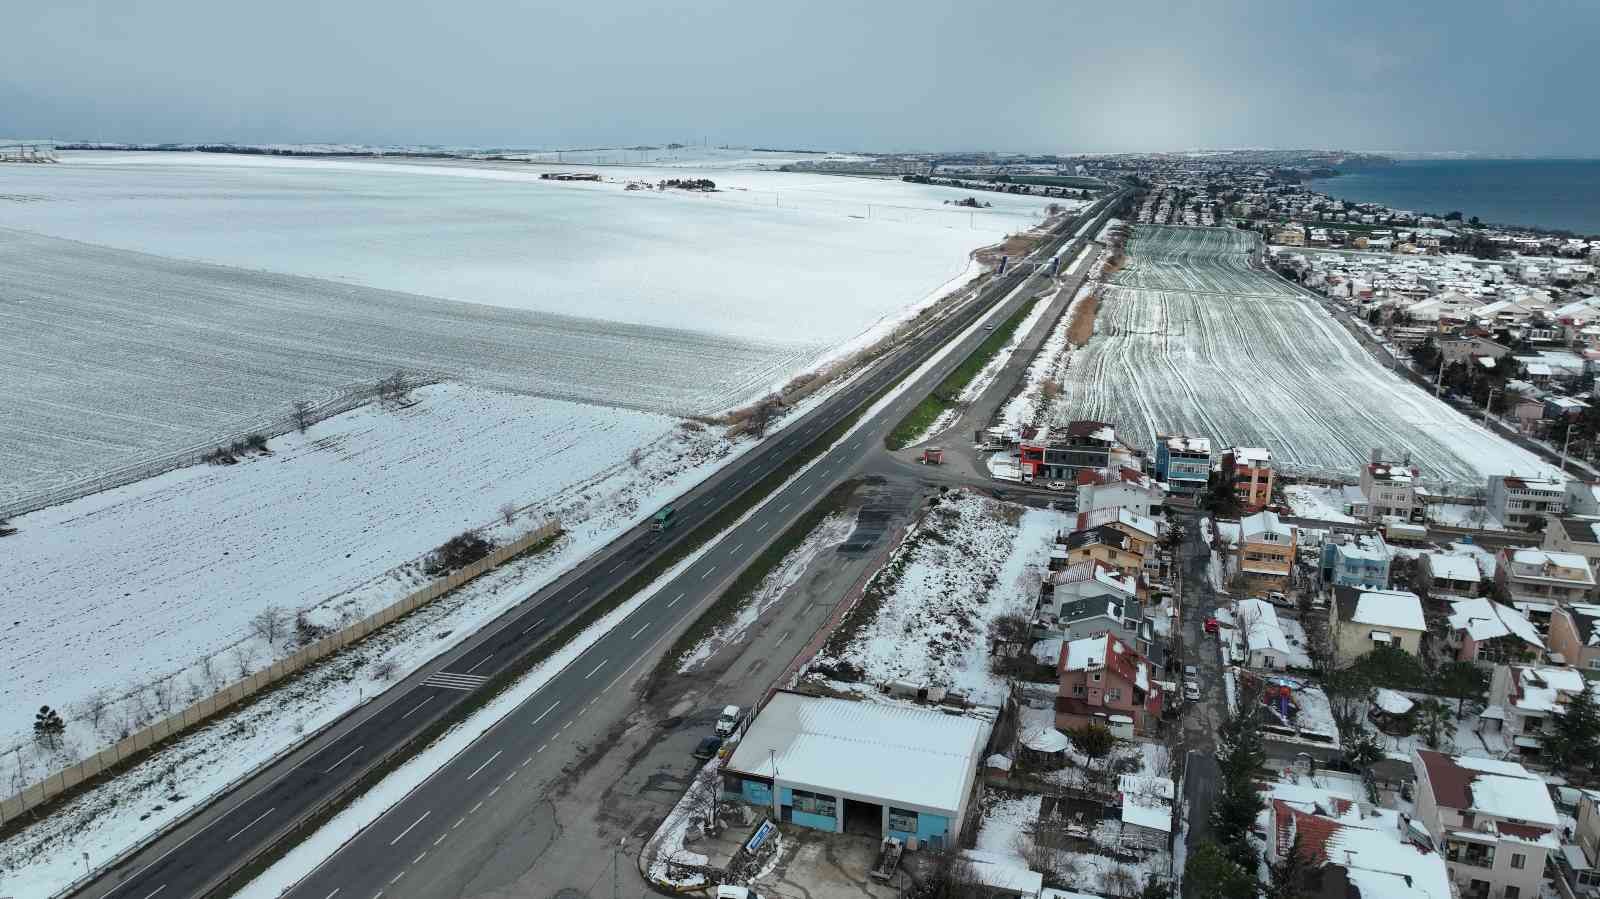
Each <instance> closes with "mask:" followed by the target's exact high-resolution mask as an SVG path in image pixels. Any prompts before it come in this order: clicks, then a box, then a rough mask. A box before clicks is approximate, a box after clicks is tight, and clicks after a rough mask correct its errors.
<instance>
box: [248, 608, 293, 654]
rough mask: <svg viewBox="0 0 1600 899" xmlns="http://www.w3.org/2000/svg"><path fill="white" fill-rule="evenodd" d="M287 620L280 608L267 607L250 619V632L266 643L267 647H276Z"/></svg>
mask: <svg viewBox="0 0 1600 899" xmlns="http://www.w3.org/2000/svg"><path fill="white" fill-rule="evenodd" d="M288 618H289V615H288V613H287V612H285V611H284V610H283V607H282V606H268V607H266V608H265V609H262V610H261V611H259V612H257V613H256V614H255V615H254V616H253V617H252V618H251V619H250V632H251V633H253V634H255V635H256V636H257V637H260V638H261V639H263V640H265V641H267V645H268V646H276V645H278V640H279V638H281V637H282V636H283V632H284V628H285V627H286V623H287V621H288Z"/></svg>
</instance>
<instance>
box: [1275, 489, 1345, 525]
mask: <svg viewBox="0 0 1600 899" xmlns="http://www.w3.org/2000/svg"><path fill="white" fill-rule="evenodd" d="M1283 495H1284V498H1285V499H1287V500H1288V501H1289V508H1291V509H1293V510H1294V514H1296V515H1298V516H1300V517H1301V518H1314V519H1316V520H1318V521H1332V522H1336V523H1339V524H1354V523H1355V522H1356V519H1355V518H1354V517H1352V516H1351V515H1349V514H1347V513H1346V512H1345V511H1344V509H1345V502H1344V493H1343V492H1342V491H1340V489H1339V488H1338V487H1323V486H1320V485H1317V484H1290V485H1288V486H1286V487H1284V488H1283Z"/></svg>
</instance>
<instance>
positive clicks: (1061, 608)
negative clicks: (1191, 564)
mask: <svg viewBox="0 0 1600 899" xmlns="http://www.w3.org/2000/svg"><path fill="white" fill-rule="evenodd" d="M1050 631H1051V632H1052V633H1058V634H1060V635H1061V639H1063V640H1065V641H1067V642H1069V643H1070V642H1072V641H1073V640H1082V639H1083V638H1085V637H1100V636H1104V635H1106V634H1113V635H1115V636H1117V637H1118V638H1120V639H1122V640H1123V641H1124V642H1126V643H1127V644H1128V645H1130V646H1133V647H1134V648H1136V649H1138V650H1139V651H1140V652H1142V653H1147V652H1149V645H1150V640H1151V634H1150V625H1149V624H1148V623H1146V622H1145V620H1144V613H1143V610H1142V607H1141V606H1140V605H1139V601H1138V600H1137V599H1134V598H1133V597H1131V596H1117V595H1113V594H1102V595H1099V596H1089V597H1085V598H1082V599H1073V600H1069V601H1067V602H1063V603H1060V604H1058V605H1057V606H1056V617H1055V622H1054V626H1053V627H1051V628H1050ZM1054 663H1055V660H1054V659H1052V660H1051V664H1054Z"/></svg>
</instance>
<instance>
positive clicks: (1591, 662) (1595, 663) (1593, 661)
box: [1589, 656, 1600, 671]
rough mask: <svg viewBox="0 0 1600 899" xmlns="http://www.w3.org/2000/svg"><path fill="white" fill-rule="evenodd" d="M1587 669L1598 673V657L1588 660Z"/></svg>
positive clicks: (1599, 664)
mask: <svg viewBox="0 0 1600 899" xmlns="http://www.w3.org/2000/svg"><path fill="white" fill-rule="evenodd" d="M1589 668H1590V669H1592V670H1594V671H1600V656H1595V657H1594V658H1592V659H1590V660H1589Z"/></svg>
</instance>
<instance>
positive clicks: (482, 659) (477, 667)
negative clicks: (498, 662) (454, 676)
mask: <svg viewBox="0 0 1600 899" xmlns="http://www.w3.org/2000/svg"><path fill="white" fill-rule="evenodd" d="M492 658H494V656H492V655H487V656H484V657H483V658H481V659H479V660H478V664H476V665H473V666H472V667H471V668H468V669H467V670H466V671H465V672H463V673H464V674H471V673H472V672H474V671H477V670H478V669H479V668H481V667H482V666H483V663H484V662H487V661H489V660H490V659H492Z"/></svg>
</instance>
